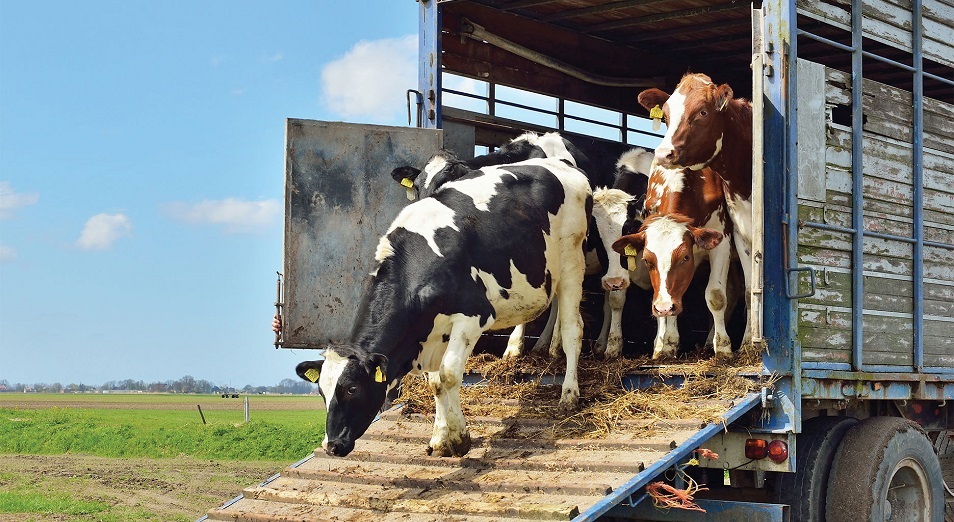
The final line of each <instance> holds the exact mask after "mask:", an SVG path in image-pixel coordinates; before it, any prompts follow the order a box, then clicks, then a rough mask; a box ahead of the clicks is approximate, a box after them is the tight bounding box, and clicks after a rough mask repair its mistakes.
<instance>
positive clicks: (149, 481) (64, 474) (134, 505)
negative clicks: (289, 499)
mask: <svg viewBox="0 0 954 522" xmlns="http://www.w3.org/2000/svg"><path fill="white" fill-rule="evenodd" d="M287 464H288V463H287V462H244V461H210V460H203V459H195V458H192V457H178V458H173V459H145V458H131V459H123V458H119V459H117V458H104V457H89V456H81V455H0V491H18V492H21V493H23V492H29V491H40V492H45V493H47V494H49V495H51V496H60V495H62V496H68V497H70V498H73V499H75V500H87V501H98V502H103V503H106V504H108V505H109V506H110V507H109V508H108V509H107V510H105V511H102V512H99V513H95V514H87V515H65V514H62V513H59V514H56V513H54V514H23V513H17V514H3V513H0V522H13V521H18V522H21V521H37V522H39V521H44V522H45V521H70V522H73V521H114V520H156V521H159V520H161V521H194V520H197V519H198V518H200V517H201V516H202V515H204V514H205V512H206V511H208V510H209V509H212V508H215V507H217V506H219V505H220V504H221V503H222V502H223V501H225V500H228V499H230V498H233V497H235V496H236V495H237V494H238V493H240V492H241V490H242V488H244V487H247V486H250V485H254V484H258V483H261V482H263V481H264V480H265V479H267V478H268V477H270V476H271V475H273V474H275V473H276V472H278V471H280V470H281V469H282V468H284V467H285V466H286V465H287Z"/></svg>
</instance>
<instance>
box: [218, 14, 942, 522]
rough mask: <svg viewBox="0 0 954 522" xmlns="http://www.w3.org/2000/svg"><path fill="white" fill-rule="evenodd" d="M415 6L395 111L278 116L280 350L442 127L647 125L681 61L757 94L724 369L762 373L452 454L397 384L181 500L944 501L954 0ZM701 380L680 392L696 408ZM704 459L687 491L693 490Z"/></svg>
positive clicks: (302, 345)
mask: <svg viewBox="0 0 954 522" xmlns="http://www.w3.org/2000/svg"><path fill="white" fill-rule="evenodd" d="M406 1H408V4H411V2H410V1H409V0H406ZM412 9H416V10H417V12H418V15H419V19H420V26H419V27H420V31H419V43H420V45H419V75H418V85H417V86H416V87H417V88H416V89H408V90H407V96H408V120H409V121H408V127H385V126H377V125H357V124H343V123H334V122H318V121H308V120H298V119H289V120H288V122H287V128H286V145H287V150H286V165H285V187H286V207H285V237H284V265H283V267H282V274H283V275H282V276H280V278H279V290H278V298H277V299H276V305H277V306H278V307H279V312H280V314H281V318H282V329H281V332H280V334H279V336H278V338H277V339H276V347H282V348H295V349H306V348H320V347H321V346H324V345H325V343H327V342H328V341H332V340H337V339H343V338H345V337H346V336H347V335H348V329H349V327H350V324H351V323H350V322H349V321H348V320H346V319H347V318H349V317H353V315H354V313H355V312H356V309H357V305H358V302H359V301H360V297H361V292H362V288H363V282H364V279H365V278H366V276H367V274H368V273H369V272H370V271H371V270H372V264H373V262H374V260H373V255H372V254H373V252H374V245H375V244H376V242H377V238H378V237H380V235H381V234H383V232H384V231H385V230H386V229H387V227H388V225H389V223H390V221H391V220H392V219H393V217H394V216H395V215H396V214H397V212H398V211H399V210H400V208H402V206H403V205H405V204H407V202H406V200H405V201H402V199H403V198H402V196H403V193H402V192H401V190H402V189H401V187H397V186H395V184H394V182H393V181H392V180H391V179H390V177H389V176H388V173H389V172H390V171H391V169H393V168H394V167H396V166H399V165H417V166H421V165H423V164H424V162H425V161H426V160H427V158H428V157H429V156H430V155H431V154H432V153H433V152H435V151H436V150H438V149H440V148H447V149H450V150H453V151H454V152H456V153H457V154H458V156H460V157H463V158H467V157H472V156H473V155H474V153H475V150H477V151H479V150H482V148H488V149H492V148H494V147H498V146H500V145H501V144H502V143H505V142H506V141H507V140H509V139H512V138H514V137H515V136H517V135H519V134H521V133H523V132H526V131H535V132H548V131H558V132H560V133H561V134H563V135H564V136H566V137H568V138H569V139H570V140H571V141H574V142H576V141H580V142H586V143H587V144H589V145H592V146H593V147H596V148H597V149H598V147H599V146H600V144H612V145H620V144H624V145H626V144H628V145H634V146H644V147H649V148H653V147H655V145H656V144H657V143H658V142H659V138H660V136H661V133H660V131H658V130H655V129H653V125H652V121H651V119H649V117H648V116H649V115H648V114H647V113H646V111H645V109H643V108H641V107H640V106H639V105H638V103H637V94H638V93H639V92H640V91H641V90H642V89H645V88H648V87H658V88H660V89H663V90H664V91H666V92H672V90H673V88H674V87H675V86H676V84H677V83H678V82H679V80H680V78H681V77H682V75H683V74H684V73H687V72H702V73H706V74H708V75H709V76H710V77H712V79H713V81H715V82H717V83H728V84H729V85H731V86H732V88H733V89H734V91H735V95H736V96H741V97H746V98H750V99H751V102H752V108H753V138H754V140H753V142H754V143H753V151H752V154H753V165H754V171H753V186H752V189H753V190H752V194H753V196H752V213H753V228H754V230H753V251H752V270H751V273H752V274H753V277H752V287H751V293H750V296H749V297H750V305H749V306H748V308H747V313H746V314H745V315H744V318H743V321H748V323H749V326H750V327H751V329H752V332H753V340H754V344H755V345H756V346H757V347H758V348H759V353H760V360H759V362H758V363H757V364H756V366H755V367H754V368H753V369H751V370H752V371H748V370H747V369H746V370H742V369H740V373H742V374H745V375H746V376H747V377H751V378H752V379H753V381H754V382H758V383H759V385H758V386H757V387H756V388H755V389H754V390H751V391H750V392H747V393H745V394H741V395H739V396H737V397H734V398H731V399H729V400H722V401H721V408H722V409H721V412H722V413H721V414H720V415H719V419H718V420H713V419H711V418H702V417H693V416H692V415H689V416H687V418H684V419H681V420H679V421H667V422H659V423H657V424H655V425H654V430H652V431H648V432H643V433H642V434H641V435H639V436H634V435H631V433H630V432H627V430H626V429H624V427H623V426H620V429H619V430H617V431H611V432H610V433H607V434H605V435H603V436H601V437H590V438H572V439H561V440H538V439H534V438H533V437H520V436H517V435H518V434H519V433H520V432H527V431H530V432H532V431H533V430H534V429H537V428H539V427H540V423H541V421H540V419H535V418H530V417H527V418H522V417H521V415H520V413H519V412H518V413H513V414H509V415H504V416H486V417H477V418H473V417H471V418H469V419H468V421H469V423H470V425H471V427H472V430H473V431H474V432H475V433H476V434H477V437H476V439H475V440H477V441H478V442H476V443H475V445H474V449H473V450H472V451H471V453H470V454H469V455H468V456H467V457H461V458H440V457H429V456H427V455H425V454H424V452H423V447H424V446H426V441H427V439H428V437H429V436H430V428H429V426H428V420H429V419H428V418H427V416H426V415H422V414H421V413H413V414H408V413H406V412H404V413H402V411H401V407H402V406H401V404H397V405H396V406H395V407H394V408H392V409H391V410H389V411H387V412H384V413H382V415H381V416H380V419H379V420H378V421H377V422H375V423H374V424H372V427H371V428H370V429H369V430H368V433H367V434H366V435H365V436H364V437H363V438H362V439H361V440H359V442H358V446H356V449H355V451H354V453H353V454H352V455H349V456H348V457H346V458H344V459H340V458H332V457H328V456H326V455H325V454H324V452H323V451H322V449H321V448H317V449H316V451H315V453H314V454H313V455H308V456H306V457H305V458H304V459H303V460H302V461H300V462H298V463H295V464H292V465H290V466H289V467H288V468H286V469H285V470H283V471H281V472H280V473H279V474H277V475H275V476H274V477H272V478H270V479H268V480H266V481H265V482H263V483H262V484H259V485H257V486H251V487H249V488H246V489H245V490H244V491H243V492H242V494H240V495H239V496H237V497H236V498H235V499H232V500H231V501H229V502H226V503H225V504H224V505H223V506H220V507H217V508H214V509H210V510H209V511H208V513H207V514H206V515H205V516H204V517H203V519H207V520H248V521H265V520H269V521H271V520H371V519H374V520H517V519H564V520H577V521H584V520H586V521H589V520H758V521H784V520H816V521H817V520H829V521H840V520H845V521H848V520H851V521H858V520H879V521H881V520H905V521H926V520H932V521H936V520H937V521H939V520H943V519H945V508H946V507H947V504H948V502H951V501H952V496H951V493H950V489H949V488H948V484H951V481H952V480H954V451H952V450H951V449H950V446H951V444H950V443H951V435H952V434H954V431H952V429H954V414H952V406H954V404H949V401H951V400H952V399H954V3H951V2H950V1H949V0H772V1H770V2H765V1H762V2H754V3H750V2H739V1H737V0H728V1H717V2H712V1H707V0H652V1H647V0H626V1H619V0H616V1H611V0H444V1H439V0H418V1H417V2H415V3H414V4H413V6H412V5H409V10H412ZM611 159H612V160H615V157H613V158H611ZM641 312H644V315H648V312H649V310H648V309H644V310H641ZM707 328H708V326H707V325H703V326H700V327H699V328H698V330H700V331H702V332H704V331H705V330H706V329H707ZM482 342H483V341H482ZM488 342H489V343H490V342H492V341H488ZM635 344H636V345H637V346H635V349H637V350H639V349H642V348H645V346H643V345H639V342H635ZM631 347H632V343H631ZM290 371H291V369H290ZM676 373H678V372H676ZM479 377H480V376H476V378H475V380H478V381H479V380H480V379H479ZM544 380H545V379H544ZM660 380H666V381H667V384H670V385H672V386H676V387H678V386H680V379H679V376H678V375H676V374H675V373H673V372H667V371H666V370H665V365H664V364H663V365H652V367H648V366H647V367H646V368H642V369H638V370H637V371H634V372H632V374H631V375H629V376H627V378H625V379H623V381H622V382H623V383H624V384H623V385H625V386H628V387H631V388H633V389H645V388H649V387H650V386H652V385H653V384H656V383H658V382H659V381H660ZM541 384H545V383H544V382H543V381H541ZM702 402H706V400H705V399H700V404H699V405H698V406H699V408H700V411H701V409H702V408H703V407H704V406H709V405H711V404H707V405H703V404H701V403H702ZM709 402H710V403H711V402H712V401H711V400H710V401H709ZM702 449H705V450H709V451H712V452H715V453H718V454H719V458H718V459H709V458H703V454H702V453H701V450H702ZM702 481H705V484H704V485H705V488H707V489H708V491H695V490H692V489H691V487H692V486H693V484H696V485H699V484H701V483H702ZM658 484H665V485H666V486H668V487H669V488H670V489H669V491H681V492H686V491H692V492H694V493H695V495H694V498H693V502H694V504H695V507H696V508H698V509H699V510H692V511H690V510H685V509H679V508H678V507H671V506H670V507H666V508H660V506H659V503H658V502H656V501H655V499H657V498H658V495H657V496H654V495H652V494H650V493H651V491H650V489H651V488H650V486H653V485H658ZM951 513H954V511H951V509H950V508H947V519H948V520H952V518H951Z"/></svg>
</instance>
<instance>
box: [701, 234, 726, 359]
mask: <svg viewBox="0 0 954 522" xmlns="http://www.w3.org/2000/svg"><path fill="white" fill-rule="evenodd" d="M731 259H732V243H731V241H723V242H721V243H720V244H719V245H718V246H716V247H715V248H713V249H712V250H710V251H709V265H710V271H709V283H708V284H707V285H706V304H707V305H708V306H709V312H710V313H711V314H712V331H713V337H712V349H713V350H714V351H715V355H716V357H731V356H732V340H731V339H730V338H729V333H728V332H727V331H726V328H725V310H726V304H727V301H728V298H727V296H726V282H727V281H728V278H729V263H730V261H731Z"/></svg>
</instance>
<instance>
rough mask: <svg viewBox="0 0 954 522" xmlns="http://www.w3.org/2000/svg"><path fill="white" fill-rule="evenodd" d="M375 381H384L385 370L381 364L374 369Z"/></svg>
mask: <svg viewBox="0 0 954 522" xmlns="http://www.w3.org/2000/svg"><path fill="white" fill-rule="evenodd" d="M374 382H384V372H382V371H381V367H380V366H378V367H377V368H375V369H374Z"/></svg>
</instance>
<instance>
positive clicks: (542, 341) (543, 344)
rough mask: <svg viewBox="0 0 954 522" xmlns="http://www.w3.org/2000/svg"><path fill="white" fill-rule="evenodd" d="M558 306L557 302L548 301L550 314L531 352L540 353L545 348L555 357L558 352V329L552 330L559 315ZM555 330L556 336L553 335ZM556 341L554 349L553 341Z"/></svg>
mask: <svg viewBox="0 0 954 522" xmlns="http://www.w3.org/2000/svg"><path fill="white" fill-rule="evenodd" d="M559 312H560V310H559V307H558V306H557V302H556V301H553V302H552V303H550V315H549V316H547V324H546V326H544V327H543V331H542V332H540V337H539V338H538V339H537V342H536V343H535V344H534V345H533V349H532V351H533V353H536V354H540V353H543V352H545V351H547V349H549V350H550V355H551V356H553V357H556V356H557V355H559V354H560V337H559V330H554V325H556V321H557V317H558V315H559ZM554 332H556V336H554ZM554 342H555V343H556V348H555V349H554V345H553V343H554Z"/></svg>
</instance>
